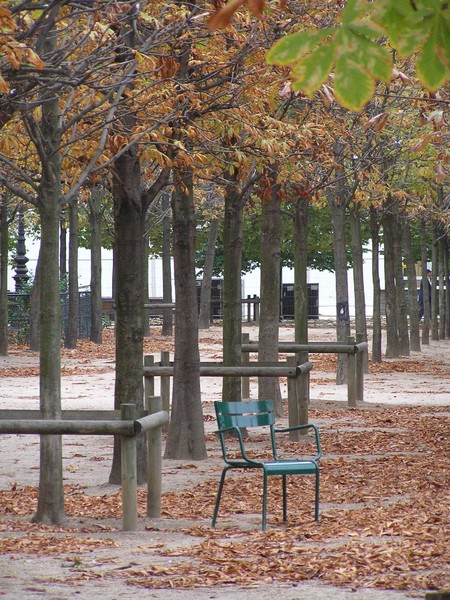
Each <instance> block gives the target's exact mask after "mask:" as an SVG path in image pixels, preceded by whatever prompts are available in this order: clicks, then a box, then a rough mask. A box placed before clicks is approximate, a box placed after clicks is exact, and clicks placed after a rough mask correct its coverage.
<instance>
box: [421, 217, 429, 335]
mask: <svg viewBox="0 0 450 600" xmlns="http://www.w3.org/2000/svg"><path fill="white" fill-rule="evenodd" d="M419 226H420V229H419V238H420V260H421V262H422V271H421V277H422V281H423V282H425V281H426V280H427V262H428V246H427V234H426V226H425V222H424V221H423V220H422V219H421V220H420V222H419ZM423 309H424V313H423V326H422V344H425V345H428V344H429V343H430V325H431V304H430V297H429V295H428V294H424V295H423Z"/></svg>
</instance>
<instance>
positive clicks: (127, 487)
mask: <svg viewBox="0 0 450 600" xmlns="http://www.w3.org/2000/svg"><path fill="white" fill-rule="evenodd" d="M120 416H121V419H122V421H134V420H135V418H136V406H135V405H134V404H126V403H123V404H122V406H121V415H120ZM120 446H121V461H122V510H123V517H122V518H123V526H122V529H123V531H136V530H137V464H136V436H134V435H133V436H125V435H122V436H121V444H120Z"/></svg>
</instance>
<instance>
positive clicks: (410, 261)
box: [403, 222, 420, 352]
mask: <svg viewBox="0 0 450 600" xmlns="http://www.w3.org/2000/svg"><path fill="white" fill-rule="evenodd" d="M403 240H404V242H403V247H404V252H405V265H406V275H407V278H408V313H409V327H410V335H411V350H413V351H415V352H420V331H419V312H418V310H417V277H416V269H415V261H414V254H413V247H412V240H411V229H410V227H409V223H408V222H405V223H404V224H403Z"/></svg>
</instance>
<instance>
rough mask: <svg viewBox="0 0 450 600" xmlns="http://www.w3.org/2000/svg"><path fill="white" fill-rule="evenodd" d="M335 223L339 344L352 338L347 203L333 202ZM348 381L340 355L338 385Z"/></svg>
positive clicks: (334, 245) (337, 332) (337, 373)
mask: <svg viewBox="0 0 450 600" xmlns="http://www.w3.org/2000/svg"><path fill="white" fill-rule="evenodd" d="M331 213H332V221H333V234H334V235H333V247H334V268H335V277H336V280H335V281H336V337H337V341H338V342H345V343H347V341H348V337H349V336H350V313H349V303H348V280H347V253H346V242H345V202H344V201H342V199H339V198H336V199H335V200H333V201H331ZM346 380H347V361H346V360H345V357H344V355H342V354H338V368H337V372H336V383H337V384H342V383H345V381H346Z"/></svg>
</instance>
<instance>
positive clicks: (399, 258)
mask: <svg viewBox="0 0 450 600" xmlns="http://www.w3.org/2000/svg"><path fill="white" fill-rule="evenodd" d="M391 207H392V211H393V214H394V219H393V221H392V224H393V226H394V236H393V249H394V257H393V258H394V276H395V306H396V311H397V324H398V341H399V350H400V353H401V355H402V356H409V354H410V348H409V330H408V308H407V301H406V294H405V282H404V280H403V248H402V237H403V234H402V230H403V223H402V221H401V219H400V216H399V211H398V201H397V199H396V198H391Z"/></svg>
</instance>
